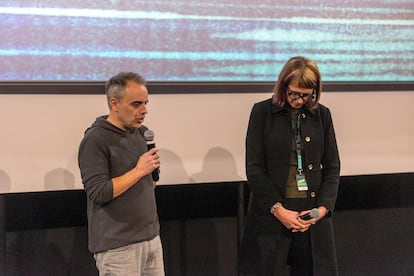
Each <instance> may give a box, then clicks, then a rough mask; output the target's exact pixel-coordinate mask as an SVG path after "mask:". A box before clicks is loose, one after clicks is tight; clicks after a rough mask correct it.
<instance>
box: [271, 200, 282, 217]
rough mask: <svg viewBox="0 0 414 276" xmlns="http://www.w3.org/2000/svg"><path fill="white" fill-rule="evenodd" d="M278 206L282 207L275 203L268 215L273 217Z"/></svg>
mask: <svg viewBox="0 0 414 276" xmlns="http://www.w3.org/2000/svg"><path fill="white" fill-rule="evenodd" d="M280 205H282V203H280V202H276V203H275V204H273V205H272V207H270V213H271V214H272V215H274V212H275V210H276V208H277V207H279V206H280Z"/></svg>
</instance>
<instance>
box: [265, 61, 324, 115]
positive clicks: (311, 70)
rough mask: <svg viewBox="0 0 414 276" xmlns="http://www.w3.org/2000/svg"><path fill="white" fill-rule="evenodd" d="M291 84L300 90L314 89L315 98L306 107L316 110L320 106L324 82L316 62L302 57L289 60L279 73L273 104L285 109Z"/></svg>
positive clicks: (311, 98)
mask: <svg viewBox="0 0 414 276" xmlns="http://www.w3.org/2000/svg"><path fill="white" fill-rule="evenodd" d="M290 84H294V85H296V86H298V88H307V89H313V96H312V97H310V99H309V100H308V101H307V102H306V103H305V105H304V107H306V108H308V109H314V108H316V107H317V106H318V102H319V98H320V96H321V89H322V81H321V74H320V72H319V68H318V65H317V64H316V62H315V61H313V60H311V59H308V58H306V57H302V56H296V57H292V58H291V59H289V60H288V61H287V62H286V64H285V65H284V66H283V68H282V70H281V71H280V73H279V78H278V80H277V82H276V85H275V87H274V89H273V93H274V96H273V103H274V104H276V105H278V106H280V107H283V106H285V105H286V103H287V89H288V86H289V85H290Z"/></svg>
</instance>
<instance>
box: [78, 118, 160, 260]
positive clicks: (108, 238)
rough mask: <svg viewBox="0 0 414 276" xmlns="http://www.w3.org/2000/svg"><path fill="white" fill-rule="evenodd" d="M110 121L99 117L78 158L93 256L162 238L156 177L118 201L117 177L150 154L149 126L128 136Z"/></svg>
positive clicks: (145, 181)
mask: <svg viewBox="0 0 414 276" xmlns="http://www.w3.org/2000/svg"><path fill="white" fill-rule="evenodd" d="M106 118H107V116H102V117H99V118H97V119H96V121H95V122H94V123H93V124H92V126H91V127H90V128H88V129H87V130H86V131H85V136H84V138H83V139H82V141H81V143H80V146H79V154H78V162H79V168H80V171H81V177H82V182H83V185H84V188H85V192H86V197H87V212H88V236H89V250H90V251H91V252H92V253H97V252H102V251H106V250H109V249H114V248H118V247H121V246H125V245H129V244H132V243H136V242H141V241H147V240H151V239H153V238H155V237H156V236H157V235H158V234H159V222H158V215H157V207H156V202H155V193H154V188H153V185H152V178H151V174H148V175H146V176H145V177H143V178H142V179H141V180H139V181H138V182H137V183H136V184H135V185H133V186H132V187H131V188H130V189H129V190H127V191H126V192H125V193H123V194H122V195H120V196H119V197H117V198H113V186H112V178H114V177H117V176H120V175H122V174H124V173H126V172H127V171H129V170H131V169H132V168H133V167H135V165H136V163H137V161H138V159H139V157H140V156H141V155H142V154H143V153H145V152H146V151H147V146H146V143H145V140H144V137H143V135H142V133H143V131H144V130H145V129H146V127H145V126H142V127H141V128H140V129H129V130H127V131H124V130H122V129H119V128H117V127H115V126H114V125H112V124H111V123H109V122H108V121H107V120H106Z"/></svg>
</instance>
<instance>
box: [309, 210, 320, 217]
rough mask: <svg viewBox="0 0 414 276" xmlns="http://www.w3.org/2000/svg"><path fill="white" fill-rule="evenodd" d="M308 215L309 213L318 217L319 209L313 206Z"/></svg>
mask: <svg viewBox="0 0 414 276" xmlns="http://www.w3.org/2000/svg"><path fill="white" fill-rule="evenodd" d="M309 215H310V216H311V217H312V218H317V217H319V209H318V208H313V209H312V210H311V211H310V213H309Z"/></svg>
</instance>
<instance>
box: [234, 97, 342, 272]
mask: <svg viewBox="0 0 414 276" xmlns="http://www.w3.org/2000/svg"><path fill="white" fill-rule="evenodd" d="M292 137H293V129H292V121H291V118H290V115H289V112H288V109H287V108H280V107H277V106H276V105H274V104H272V99H268V100H265V101H262V102H259V103H256V104H255V105H254V106H253V109H252V112H251V114H250V120H249V126H248V130H247V137H246V174H247V179H248V185H249V187H250V190H251V198H250V204H249V210H248V215H247V219H246V225H245V229H244V233H243V239H242V245H241V248H240V256H239V257H240V258H239V270H240V271H242V272H250V273H252V274H254V275H284V272H285V271H286V270H285V269H286V259H287V253H288V251H289V244H282V242H279V238H278V237H279V235H280V232H281V229H282V227H284V226H283V225H282V224H281V223H280V222H279V221H278V220H277V219H276V218H275V217H274V216H273V215H272V214H271V213H270V211H269V209H270V207H271V206H272V205H273V204H274V203H276V202H282V203H283V201H284V199H285V190H286V182H287V177H288V171H289V164H290V157H291V150H292V142H293V138H292ZM301 144H302V148H303V167H304V172H305V175H306V180H307V183H308V187H309V190H308V197H307V199H308V209H312V208H314V207H319V206H325V207H326V208H328V209H329V213H328V215H327V216H326V217H325V218H323V219H322V220H320V221H318V222H317V223H316V224H315V225H312V226H311V227H310V229H309V231H310V236H311V244H312V254H313V263H314V266H313V267H314V275H336V274H337V264H336V253H335V244H334V236H333V225H332V220H331V215H332V213H333V210H334V207H335V202H336V197H337V191H338V185H339V170H340V161H339V154H338V148H337V144H336V138H335V133H334V128H333V124H332V118H331V114H330V111H329V109H328V108H327V107H325V106H323V105H321V104H319V105H318V107H317V108H316V109H315V110H303V113H302V115H301ZM270 271H271V272H270Z"/></svg>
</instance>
